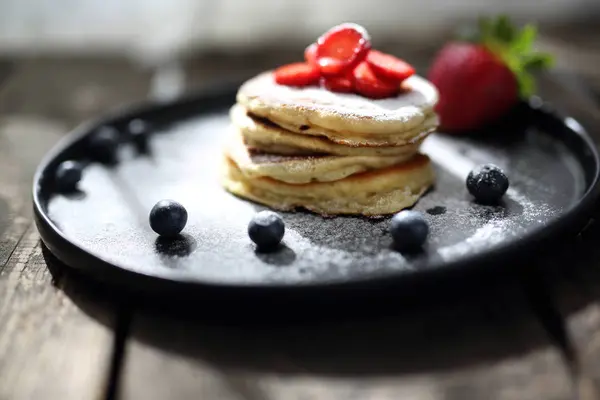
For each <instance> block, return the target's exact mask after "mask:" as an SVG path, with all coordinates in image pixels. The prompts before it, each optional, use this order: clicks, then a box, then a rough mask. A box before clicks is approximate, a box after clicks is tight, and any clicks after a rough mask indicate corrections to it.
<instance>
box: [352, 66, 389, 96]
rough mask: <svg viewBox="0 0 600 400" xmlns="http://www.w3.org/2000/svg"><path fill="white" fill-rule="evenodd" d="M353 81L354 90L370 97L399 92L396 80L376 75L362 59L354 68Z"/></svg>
mask: <svg viewBox="0 0 600 400" xmlns="http://www.w3.org/2000/svg"><path fill="white" fill-rule="evenodd" d="M354 81H355V82H354V86H355V89H356V91H357V92H358V93H359V94H360V95H363V96H365V97H369V98H372V99H383V98H386V97H393V96H395V95H397V94H398V93H399V92H400V84H399V83H398V82H394V81H390V80H385V79H382V78H380V77H378V76H377V75H376V74H375V73H374V72H373V70H372V69H371V67H370V65H369V63H367V62H366V61H363V62H362V63H360V64H359V65H358V66H357V67H356V68H355V69H354Z"/></svg>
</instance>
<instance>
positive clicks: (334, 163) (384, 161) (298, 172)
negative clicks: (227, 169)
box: [225, 127, 417, 184]
mask: <svg viewBox="0 0 600 400" xmlns="http://www.w3.org/2000/svg"><path fill="white" fill-rule="evenodd" d="M416 152H417V148H416V147H414V148H412V151H410V152H406V153H405V154H401V155H395V156H345V157H342V156H333V155H327V154H322V153H312V154H305V155H280V154H272V153H264V152H260V151H253V150H250V149H248V147H246V145H245V143H244V139H243V138H242V135H241V133H240V132H239V131H237V130H236V128H235V127H233V132H232V133H231V137H230V138H229V141H228V143H227V146H226V148H225V154H226V155H227V156H228V157H229V158H230V159H232V160H233V161H234V162H235V163H236V164H237V166H238V168H239V169H240V171H241V172H242V173H243V174H244V175H245V176H246V177H248V178H259V177H270V178H273V179H276V180H279V181H282V182H287V183H296V184H297V183H308V182H331V181H337V180H340V179H343V178H346V177H348V176H350V175H354V174H356V173H360V172H364V171H368V170H372V169H379V168H385V167H389V166H390V165H395V164H399V163H401V162H404V161H407V160H409V159H410V158H412V156H413V155H414V154H415V153H416Z"/></svg>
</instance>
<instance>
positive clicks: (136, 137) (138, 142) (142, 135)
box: [127, 118, 150, 153]
mask: <svg viewBox="0 0 600 400" xmlns="http://www.w3.org/2000/svg"><path fill="white" fill-rule="evenodd" d="M127 130H128V131H129V135H130V136H131V140H132V141H133V144H134V145H135V146H136V147H137V149H138V150H139V151H140V152H142V153H144V152H146V151H147V150H148V134H149V133H150V125H149V124H148V123H147V122H146V121H144V120H143V119H139V118H136V119H133V120H131V121H130V122H129V124H128V125H127Z"/></svg>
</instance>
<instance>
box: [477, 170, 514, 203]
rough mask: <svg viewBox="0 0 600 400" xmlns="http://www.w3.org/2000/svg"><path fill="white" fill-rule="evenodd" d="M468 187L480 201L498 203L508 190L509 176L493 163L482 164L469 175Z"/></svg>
mask: <svg viewBox="0 0 600 400" xmlns="http://www.w3.org/2000/svg"><path fill="white" fill-rule="evenodd" d="M467 189H468V190H469V193H471V194H472V195H473V197H475V200H477V201H478V202H479V203H483V204H492V203H496V202H497V201H498V200H500V198H501V197H502V196H503V195H504V193H506V191H507V190H508V178H507V177H506V175H505V174H504V171H502V170H501V169H500V168H499V167H497V166H495V165H493V164H484V165H480V166H478V167H476V168H475V169H473V171H471V172H470V173H469V176H467Z"/></svg>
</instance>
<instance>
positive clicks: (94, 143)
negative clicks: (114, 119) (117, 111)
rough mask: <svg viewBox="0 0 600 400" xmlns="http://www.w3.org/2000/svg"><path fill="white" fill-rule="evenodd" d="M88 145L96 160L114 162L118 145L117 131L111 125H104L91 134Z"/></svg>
mask: <svg viewBox="0 0 600 400" xmlns="http://www.w3.org/2000/svg"><path fill="white" fill-rule="evenodd" d="M89 146H90V151H91V153H92V155H93V156H94V158H95V159H96V160H97V161H100V162H103V163H109V164H110V163H114V161H115V160H116V153H117V148H118V147H119V132H118V131H117V130H116V129H115V128H113V127H110V126H104V127H102V128H100V129H98V130H97V131H96V132H95V133H94V134H93V135H92V137H91V138H90V142H89Z"/></svg>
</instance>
